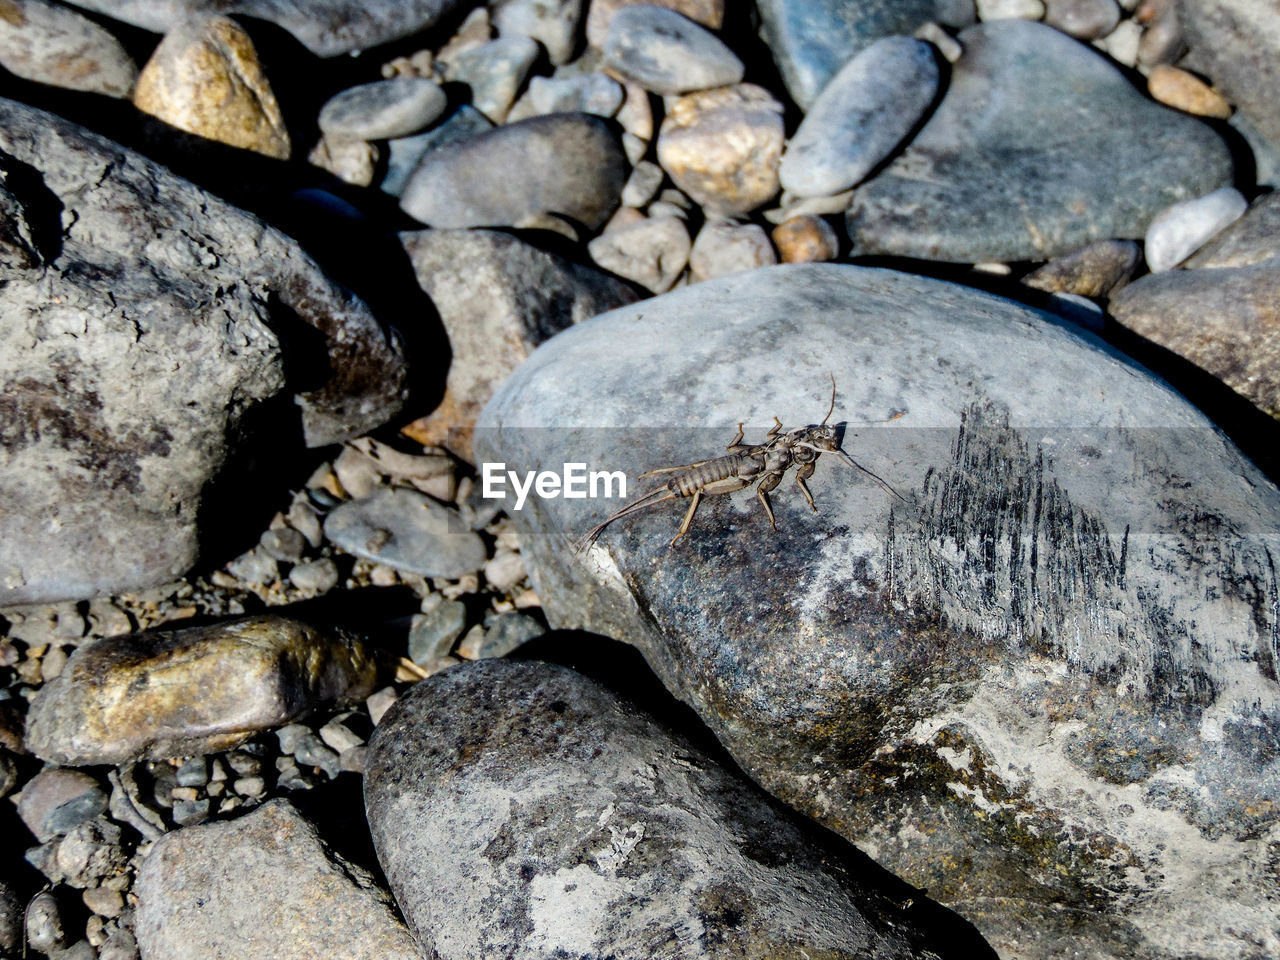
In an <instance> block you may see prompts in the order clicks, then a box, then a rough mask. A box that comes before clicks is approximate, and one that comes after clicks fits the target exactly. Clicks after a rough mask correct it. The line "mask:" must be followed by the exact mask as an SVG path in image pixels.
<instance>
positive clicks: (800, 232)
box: [769, 214, 840, 263]
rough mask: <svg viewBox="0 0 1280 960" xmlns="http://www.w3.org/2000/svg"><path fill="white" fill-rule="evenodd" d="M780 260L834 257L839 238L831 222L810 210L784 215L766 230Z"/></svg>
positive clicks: (838, 249)
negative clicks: (780, 220)
mask: <svg viewBox="0 0 1280 960" xmlns="http://www.w3.org/2000/svg"><path fill="white" fill-rule="evenodd" d="M769 237H770V239H771V240H773V245H774V246H775V247H776V248H777V250H778V259H779V260H780V261H781V262H783V263H821V262H823V261H825V260H834V259H835V258H836V254H837V253H839V252H840V239H839V237H837V236H836V232H835V230H833V229H832V227H831V224H829V223H827V221H826V220H823V219H822V218H821V217H816V216H814V215H813V214H802V215H800V216H794V217H788V218H787V219H786V220H783V221H782V222H781V223H780V224H778V225H777V226H776V227H774V228H773V230H772V232H771V233H770V234H769Z"/></svg>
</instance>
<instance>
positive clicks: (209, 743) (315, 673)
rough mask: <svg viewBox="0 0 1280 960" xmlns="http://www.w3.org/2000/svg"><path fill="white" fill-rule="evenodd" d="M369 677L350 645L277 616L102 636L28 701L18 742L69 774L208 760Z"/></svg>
mask: <svg viewBox="0 0 1280 960" xmlns="http://www.w3.org/2000/svg"><path fill="white" fill-rule="evenodd" d="M376 672H377V671H376V667H375V664H374V661H373V659H372V657H371V655H370V654H369V653H368V652H366V650H365V648H364V646H363V645H362V644H361V643H360V642H359V641H357V640H354V639H352V638H350V637H345V636H341V635H337V634H326V633H322V632H321V631H319V630H316V629H314V628H312V627H308V626H305V625H303V624H301V623H298V622H296V621H293V620H286V619H285V618H283V617H276V616H268V615H263V616H257V617H247V618H245V619H242V620H231V621H227V622H224V623H217V624H211V625H209V626H201V627H186V628H183V629H178V630H168V631H153V632H149V633H138V634H130V635H127V636H122V637H111V638H109V639H106V640H99V641H97V642H95V643H92V644H89V645H87V646H83V647H80V648H79V649H77V650H76V652H75V653H73V654H72V655H71V659H70V661H69V662H68V663H67V668H66V669H65V670H64V671H63V672H62V674H61V675H60V676H59V677H58V678H57V679H56V680H54V681H52V682H51V683H47V684H45V685H44V686H43V687H42V688H41V689H40V692H39V693H37V694H36V696H35V699H33V700H32V702H31V711H30V713H29V714H28V716H27V734H26V744H27V747H28V749H30V750H31V752H32V753H34V754H35V755H36V756H38V757H40V758H41V759H42V760H47V761H49V762H50V763H61V764H69V765H73V766H77V765H87V764H97V763H123V762H125V761H127V760H133V759H136V758H138V757H142V756H146V757H150V758H152V759H164V758H167V757H185V756H191V755H193V754H204V753H212V752H215V751H218V750H225V749H228V748H230V747H232V746H235V745H236V744H238V743H242V742H244V741H245V740H247V739H249V738H250V737H252V736H253V735H254V734H255V733H257V732H258V731H260V730H266V729H270V728H271V727H276V726H280V725H281V724H283V723H288V722H290V721H291V720H294V719H296V718H297V717H299V716H301V715H303V714H305V713H307V712H308V711H310V710H312V709H315V708H317V707H320V706H322V705H328V704H340V703H346V702H353V701H356V700H360V699H363V698H364V697H366V696H368V694H369V692H370V691H371V690H372V689H373V687H374V680H375V677H376Z"/></svg>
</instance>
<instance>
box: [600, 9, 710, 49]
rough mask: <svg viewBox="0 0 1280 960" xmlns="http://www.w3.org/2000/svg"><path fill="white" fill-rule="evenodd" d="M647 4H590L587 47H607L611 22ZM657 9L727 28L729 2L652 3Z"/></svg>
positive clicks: (704, 23) (701, 22)
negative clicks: (629, 9) (626, 9)
mask: <svg viewBox="0 0 1280 960" xmlns="http://www.w3.org/2000/svg"><path fill="white" fill-rule="evenodd" d="M643 2H645V0H590V2H589V9H588V11H587V24H586V34H587V43H589V44H590V45H591V46H593V47H595V48H597V49H599V48H601V47H603V46H604V43H605V39H606V38H607V37H608V36H609V21H610V20H612V19H613V15H614V14H615V13H617V12H618V11H619V10H621V9H622V8H623V7H628V6H630V5H631V4H634V3H643ZM651 2H652V4H653V5H654V6H657V7H666V8H667V9H668V10H674V11H675V12H676V13H680V14H683V15H684V16H686V17H688V18H689V19H690V20H692V21H694V22H695V23H700V24H702V25H703V26H704V27H706V28H708V29H709V30H719V29H720V28H721V27H722V26H724V5H725V0H651Z"/></svg>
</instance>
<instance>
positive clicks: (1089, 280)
mask: <svg viewBox="0 0 1280 960" xmlns="http://www.w3.org/2000/svg"><path fill="white" fill-rule="evenodd" d="M1141 259H1142V253H1141V251H1140V250H1138V245H1137V244H1136V243H1134V242H1133V241H1131V240H1098V241H1096V242H1095V243H1091V244H1089V245H1088V246H1086V247H1081V248H1080V249H1079V250H1075V251H1072V252H1071V253H1068V254H1066V255H1065V256H1061V257H1058V258H1057V259H1056V260H1051V261H1050V262H1049V263H1046V264H1045V265H1044V266H1043V267H1040V268H1039V269H1038V270H1035V271H1033V272H1032V273H1029V274H1027V276H1025V277H1023V278H1022V282H1023V283H1025V284H1026V285H1027V286H1029V287H1033V288H1035V289H1036V290H1043V291H1044V292H1045V293H1071V294H1075V295H1076V296H1081V297H1106V296H1109V295H1110V294H1112V293H1113V292H1115V291H1116V290H1118V289H1119V288H1120V287H1123V286H1124V285H1125V284H1126V283H1128V282H1129V278H1130V277H1132V276H1133V271H1134V270H1136V269H1137V267H1138V262H1139V261H1140V260H1141Z"/></svg>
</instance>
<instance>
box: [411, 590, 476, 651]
mask: <svg viewBox="0 0 1280 960" xmlns="http://www.w3.org/2000/svg"><path fill="white" fill-rule="evenodd" d="M437 599H438V600H439V603H437V604H436V605H435V606H433V607H432V608H431V609H430V610H427V611H425V612H423V613H420V614H417V615H416V616H415V617H414V618H413V622H412V623H411V624H410V626H409V659H410V660H412V661H413V662H414V663H416V664H417V665H418V666H420V667H421V666H425V665H426V664H428V663H431V662H432V661H434V660H439V659H440V658H441V657H445V656H448V655H449V654H450V653H452V652H453V645H454V644H455V643H457V642H458V638H459V637H460V636H462V631H463V630H465V629H466V628H467V606H466V604H464V603H462V602H461V601H459V600H445V599H443V598H441V597H439V596H438V595H437Z"/></svg>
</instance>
